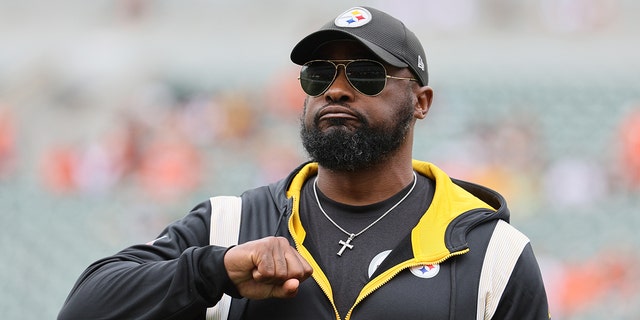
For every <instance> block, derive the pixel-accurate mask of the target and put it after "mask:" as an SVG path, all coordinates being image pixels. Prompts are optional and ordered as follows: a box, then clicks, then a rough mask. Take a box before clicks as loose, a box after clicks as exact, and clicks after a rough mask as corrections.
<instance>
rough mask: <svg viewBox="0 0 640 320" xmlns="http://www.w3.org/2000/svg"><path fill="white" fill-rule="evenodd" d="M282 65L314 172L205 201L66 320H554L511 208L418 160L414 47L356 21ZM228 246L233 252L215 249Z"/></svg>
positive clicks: (339, 25)
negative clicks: (292, 79) (293, 87)
mask: <svg viewBox="0 0 640 320" xmlns="http://www.w3.org/2000/svg"><path fill="white" fill-rule="evenodd" d="M291 59H292V61H293V62H294V63H296V64H300V65H302V68H301V71H300V84H301V86H302V89H303V90H304V91H305V92H306V93H307V98H306V100H305V102H304V111H303V114H302V117H301V124H302V125H301V137H302V142H303V145H304V147H305V149H306V150H307V152H308V153H309V155H310V157H311V158H312V160H313V161H314V162H310V163H305V164H303V165H301V166H300V167H299V168H298V169H296V170H295V171H294V172H292V173H291V174H290V175H289V176H288V177H287V178H285V179H283V180H281V181H279V182H277V183H274V184H272V185H269V186H264V187H260V188H257V189H254V190H249V191H247V192H245V193H243V194H242V196H241V197H240V198H239V199H240V200H238V201H239V204H238V202H236V205H235V208H236V209H233V208H234V205H233V204H230V203H231V202H230V200H229V198H220V197H218V198H215V197H214V198H212V199H211V201H207V202H204V203H202V204H200V205H198V206H197V207H196V208H194V209H193V210H192V211H191V212H190V213H189V214H188V215H187V216H185V217H184V218H183V219H181V220H179V221H177V222H175V223H173V224H171V225H169V226H168V227H167V228H166V229H165V230H164V231H163V232H162V234H161V235H160V238H158V239H157V240H155V241H154V242H152V243H149V244H146V245H136V246H132V247H130V248H127V249H125V250H123V251H121V252H120V253H118V254H116V255H114V256H111V257H107V258H104V259H102V260H99V261H97V262H95V263H94V264H92V265H91V266H90V267H89V268H88V269H87V270H86V271H85V272H84V273H83V274H82V276H81V277H80V279H79V280H78V282H77V283H76V285H75V287H74V288H73V290H72V292H71V293H70V295H69V297H68V299H67V301H66V302H65V305H64V307H63V309H62V311H61V312H60V315H59V318H60V319H95V318H100V319H106V318H117V319H121V318H127V319H130V318H135V319H152V318H153V319H205V316H206V315H205V314H207V312H206V310H207V308H210V307H212V306H214V305H216V304H217V306H216V307H215V308H213V309H209V310H210V311H209V313H208V316H210V317H211V318H217V319H225V318H227V317H228V319H368V320H371V319H490V318H492V319H547V318H549V316H548V308H547V299H546V294H545V289H544V285H543V282H542V278H541V275H540V271H539V268H538V265H537V262H536V259H535V257H534V255H533V251H532V249H531V246H530V244H529V241H528V239H527V238H526V237H525V236H524V235H522V234H521V233H520V232H518V231H517V230H515V229H514V228H513V227H511V226H510V225H509V224H508V223H507V221H508V219H509V212H508V209H507V207H506V204H505V201H504V199H503V198H502V197H501V196H500V195H499V194H497V193H496V192H494V191H492V190H490V189H487V188H484V187H481V186H478V185H474V184H471V183H468V182H463V181H458V180H452V179H450V178H449V177H448V176H447V175H446V174H445V173H444V172H442V171H441V170H440V169H438V168H437V167H436V166H434V165H433V164H430V163H427V162H421V161H417V160H413V159H412V143H413V138H414V136H413V135H414V125H415V122H416V120H417V119H423V118H425V117H426V115H427V112H428V111H429V108H430V106H431V102H432V98H433V92H432V89H431V88H430V87H429V86H428V85H427V82H428V73H427V67H426V64H425V62H426V60H425V54H424V50H423V49H422V46H421V44H420V42H419V41H418V39H417V38H416V36H415V35H414V34H413V33H412V32H411V31H409V30H408V29H406V28H405V26H404V25H403V24H402V22H400V21H398V20H397V19H395V18H393V17H391V16H389V15H387V14H386V13H383V12H380V11H378V10H376V9H373V8H367V7H358V8H352V9H350V10H347V11H346V12H344V13H343V14H340V15H339V16H338V17H337V18H336V19H335V20H331V21H330V22H329V23H328V24H326V25H324V26H323V27H322V28H321V30H319V31H318V32H315V33H313V34H311V35H309V36H307V37H306V38H304V39H303V40H302V41H300V42H299V43H298V44H297V45H296V46H295V48H294V49H293V51H292V53H291ZM234 212H236V213H239V220H238V219H236V220H234V219H233V218H231V217H232V216H233V214H234ZM220 217H222V218H221V219H220ZM230 220H234V221H235V223H236V225H237V224H238V223H239V225H238V226H237V228H238V231H237V232H236V231H232V230H233V229H234V227H233V226H234V223H233V222H230ZM221 235H230V237H231V238H232V241H236V240H237V241H238V243H239V244H238V245H235V246H230V245H223V246H216V245H210V243H219V242H218V241H217V240H215V239H216V238H218V237H219V236H221ZM310 277H311V278H310ZM223 294H226V295H229V296H232V297H233V300H232V301H231V303H230V306H229V305H228V303H226V302H224V301H227V302H228V300H225V299H226V298H225V299H222V300H221V297H222V296H223ZM222 305H224V306H223V307H221V306H222Z"/></svg>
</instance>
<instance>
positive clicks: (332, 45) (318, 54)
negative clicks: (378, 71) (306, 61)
mask: <svg viewBox="0 0 640 320" xmlns="http://www.w3.org/2000/svg"><path fill="white" fill-rule="evenodd" d="M313 59H314V60H315V59H322V60H353V59H371V60H380V59H379V58H378V57H377V56H376V55H374V54H373V53H372V52H371V51H370V50H369V49H367V47H365V46H364V45H362V44H360V43H359V42H357V41H355V40H334V41H329V42H325V43H323V44H321V45H320V46H318V48H317V49H316V51H314V53H313Z"/></svg>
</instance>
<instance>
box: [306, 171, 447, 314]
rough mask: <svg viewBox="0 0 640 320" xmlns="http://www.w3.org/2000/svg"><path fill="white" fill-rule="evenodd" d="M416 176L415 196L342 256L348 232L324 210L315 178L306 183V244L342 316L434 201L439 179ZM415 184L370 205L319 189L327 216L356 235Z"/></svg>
mask: <svg viewBox="0 0 640 320" xmlns="http://www.w3.org/2000/svg"><path fill="white" fill-rule="evenodd" d="M417 177H418V179H417V182H416V186H415V188H414V190H413V191H412V192H411V194H410V195H409V196H408V197H407V198H406V199H404V200H403V201H402V203H400V204H399V205H398V206H397V207H396V208H394V209H393V210H392V211H391V212H389V214H387V215H386V216H385V217H384V218H383V219H382V220H380V221H378V222H377V223H376V224H374V225H373V226H372V227H371V228H369V229H368V230H367V231H365V232H363V233H362V234H360V235H359V236H357V237H356V238H354V239H353V240H352V241H351V245H353V248H352V249H350V248H346V249H345V250H344V252H343V254H342V256H338V254H337V252H338V251H339V250H340V249H341V248H342V245H341V244H339V241H346V240H347V238H348V237H349V236H348V235H347V234H345V233H344V232H342V231H341V230H340V229H338V228H337V227H336V226H334V225H333V224H332V223H331V222H330V221H329V220H328V219H327V218H326V217H325V216H324V214H323V213H322V211H320V208H319V207H318V204H317V201H316V198H315V195H314V190H313V183H314V180H315V178H313V179H309V180H307V182H305V185H304V186H303V188H302V196H301V202H300V217H301V220H302V225H303V226H304V228H305V230H306V231H307V238H306V239H305V244H306V246H307V248H308V249H309V251H310V252H311V254H312V255H313V257H314V258H315V259H316V261H317V262H318V264H319V265H320V268H322V270H323V271H324V273H325V274H326V275H327V278H328V279H329V282H330V283H331V288H332V291H333V299H334V301H335V303H336V306H337V308H338V312H339V313H340V315H341V316H342V317H344V316H345V315H346V314H347V312H348V311H349V308H350V307H351V306H352V305H353V303H354V302H355V299H356V298H357V297H358V294H359V293H360V290H362V288H363V287H364V285H365V284H366V283H367V282H368V281H369V276H370V273H371V272H372V271H373V270H375V267H376V266H377V265H379V264H380V262H381V260H380V258H381V257H384V253H385V251H386V252H387V253H388V252H389V251H390V250H392V249H393V248H395V247H396V245H397V244H398V242H400V240H402V239H403V238H404V237H406V236H407V235H408V234H409V233H410V232H411V229H413V227H414V226H415V225H416V224H417V223H418V221H419V220H420V218H421V217H422V215H423V214H424V213H425V211H426V210H427V208H428V207H429V205H430V204H431V200H432V199H433V193H434V190H435V184H434V182H433V181H432V180H431V179H429V178H427V177H424V176H421V175H417ZM412 185H413V182H412V183H410V184H409V185H408V186H407V187H405V188H404V189H403V190H401V191H400V192H398V193H397V194H395V195H394V196H392V197H390V198H389V199H387V200H384V201H381V202H378V203H374V204H371V205H365V206H351V205H345V204H342V203H338V202H335V201H333V200H331V199H329V198H327V197H326V196H325V195H324V194H322V192H321V191H320V189H318V190H317V191H318V199H319V200H320V203H321V204H322V208H323V209H324V210H325V212H326V213H327V215H329V217H331V219H333V220H334V221H335V222H336V223H337V224H338V225H339V226H340V227H342V228H343V229H344V230H346V231H348V232H349V233H354V234H357V233H359V232H360V231H361V230H362V229H364V228H366V227H367V226H368V225H369V224H371V223H372V222H374V221H375V220H376V219H378V218H379V217H380V216H381V215H383V214H384V213H385V212H386V211H387V210H389V208H391V207H392V206H393V205H395V204H396V203H397V202H398V201H400V199H402V198H403V197H404V196H405V195H406V194H407V192H409V190H410V189H411V187H412ZM374 258H375V259H376V261H375V262H374V261H373V260H374Z"/></svg>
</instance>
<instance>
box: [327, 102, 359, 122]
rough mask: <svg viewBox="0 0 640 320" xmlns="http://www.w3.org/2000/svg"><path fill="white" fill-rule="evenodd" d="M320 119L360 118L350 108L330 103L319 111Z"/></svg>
mask: <svg viewBox="0 0 640 320" xmlns="http://www.w3.org/2000/svg"><path fill="white" fill-rule="evenodd" d="M317 119H318V120H329V119H344V120H359V118H358V116H357V115H356V114H355V113H353V111H351V110H350V109H349V108H346V107H343V106H337V105H330V106H326V107H324V108H322V110H320V112H318V116H317Z"/></svg>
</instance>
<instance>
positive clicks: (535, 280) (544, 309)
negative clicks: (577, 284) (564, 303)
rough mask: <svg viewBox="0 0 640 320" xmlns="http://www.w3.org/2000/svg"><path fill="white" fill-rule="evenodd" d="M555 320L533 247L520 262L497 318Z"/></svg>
mask: <svg viewBox="0 0 640 320" xmlns="http://www.w3.org/2000/svg"><path fill="white" fill-rule="evenodd" d="M492 319H495V320H498V319H522V320H528V319H531V320H534V319H535V320H542V319H551V314H550V312H549V305H548V302H547V294H546V291H545V288H544V283H543V280H542V275H541V273H540V268H539V266H538V262H537V261H536V258H535V256H534V253H533V250H532V248H531V244H527V245H526V246H525V247H524V250H523V251H522V254H521V255H520V257H519V258H518V261H517V262H516V265H515V267H514V269H513V272H512V273H511V277H510V278H509V281H508V282H507V287H506V288H505V291H504V292H503V294H502V297H501V298H500V302H499V304H498V308H497V310H496V313H495V314H494V316H493V318H492Z"/></svg>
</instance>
